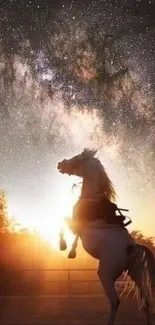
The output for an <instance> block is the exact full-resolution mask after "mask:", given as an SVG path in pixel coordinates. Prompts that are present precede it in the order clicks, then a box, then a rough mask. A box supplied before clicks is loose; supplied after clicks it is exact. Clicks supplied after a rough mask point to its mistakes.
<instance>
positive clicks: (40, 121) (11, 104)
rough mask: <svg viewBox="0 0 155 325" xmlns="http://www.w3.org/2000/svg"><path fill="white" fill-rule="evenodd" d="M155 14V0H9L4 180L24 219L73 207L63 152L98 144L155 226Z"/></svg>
mask: <svg viewBox="0 0 155 325" xmlns="http://www.w3.org/2000/svg"><path fill="white" fill-rule="evenodd" d="M154 17H155V1H154V0H152V1H151V0H150V1H147V0H138V1H137V0H134V1H133V0H130V1H129V0H120V1H118V0H117V1H116V0H115V1H114V0H109V1H103V0H102V1H101V0H96V1H95V0H92V1H90V0H89V1H67V0H66V1H64V0H61V1H58V0H57V1H52V0H51V1H50V0H40V1H39V0H23V1H22V0H20V1H17V0H7V1H2V0H1V3H0V137H1V142H0V161H1V168H0V184H1V185H0V187H1V188H2V189H5V190H6V191H7V192H8V200H9V209H10V211H11V213H12V214H13V216H14V217H16V218H17V219H18V220H20V221H21V222H22V224H23V225H29V224H31V225H34V226H35V225H36V224H38V223H39V222H40V224H42V225H45V224H46V226H47V227H49V223H50V222H51V221H50V220H52V218H54V215H56V214H57V212H56V211H57V209H58V207H60V206H61V214H62V213H64V214H65V213H66V211H68V209H69V208H70V207H71V202H73V201H74V200H75V199H77V198H76V197H75V195H73V193H72V194H71V186H72V183H73V181H74V179H72V178H68V176H62V175H59V173H58V171H57V170H56V164H57V161H59V160H60V159H63V158H67V157H71V156H73V155H74V154H77V153H79V152H81V150H83V148H84V147H86V146H90V147H95V148H98V156H99V158H100V159H101V160H102V162H103V164H104V166H105V168H106V170H107V171H108V172H109V176H110V177H111V179H112V181H113V182H114V185H115V187H116V192H117V193H118V204H119V205H121V206H123V207H126V208H129V209H130V217H131V218H132V220H133V226H132V227H133V228H138V229H140V230H142V231H143V233H144V234H146V235H150V236H155V230H154V227H153V223H154V210H155V200H154V193H155V164H154V160H155V106H154V104H155V95H154V93H155V20H154ZM76 181H77V180H76ZM78 181H79V180H78ZM71 195H73V196H74V198H72V199H71V200H70V203H69V202H68V201H67V200H66V197H71ZM66 202H68V203H67V204H68V205H66ZM63 207H64V209H63ZM38 220H39V221H38Z"/></svg>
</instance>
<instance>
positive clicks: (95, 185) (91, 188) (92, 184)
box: [81, 175, 104, 198]
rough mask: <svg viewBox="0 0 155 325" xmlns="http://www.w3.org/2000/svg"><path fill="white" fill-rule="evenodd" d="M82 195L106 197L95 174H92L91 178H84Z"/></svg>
mask: <svg viewBox="0 0 155 325" xmlns="http://www.w3.org/2000/svg"><path fill="white" fill-rule="evenodd" d="M81 196H82V197H86V198H87V197H88V198H89V197H94V198H95V197H96V198H98V197H104V192H103V190H102V188H101V185H100V181H99V179H98V177H94V175H91V177H90V179H89V178H83V184H82V191H81Z"/></svg>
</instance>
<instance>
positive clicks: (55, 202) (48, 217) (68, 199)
mask: <svg viewBox="0 0 155 325" xmlns="http://www.w3.org/2000/svg"><path fill="white" fill-rule="evenodd" d="M74 181H77V177H75V178H74V177H73V176H72V178H70V177H69V176H66V177H65V176H64V177H62V179H61V181H60V179H58V181H57V188H56V190H55V193H54V194H53V192H52V189H51V198H53V199H52V200H51V199H49V200H46V202H45V203H44V204H43V205H42V208H41V205H39V209H38V211H37V212H36V211H35V213H34V214H33V212H32V214H31V215H29V212H28V211H26V209H23V207H22V206H20V205H18V208H17V209H16V215H17V216H18V218H15V219H16V221H17V230H20V229H23V228H26V229H28V230H29V231H30V232H31V233H32V232H37V233H38V234H39V236H40V237H41V238H42V239H44V240H46V241H48V242H49V243H51V245H52V247H53V248H55V249H57V250H59V234H60V231H61V230H62V229H63V231H64V237H65V239H66V241H67V247H68V249H70V247H71V245H72V243H73V239H74V235H73V234H72V233H71V231H70V230H69V228H68V226H67V224H66V222H65V217H71V216H72V208H73V205H74V204H75V202H76V201H77V199H78V191H76V194H74V193H73V192H72V190H71V188H72V185H73V183H74ZM78 181H79V178H78ZM49 192H50V191H49ZM79 194H80V188H79ZM49 197H50V195H49ZM34 208H35V207H34ZM32 211H33V207H32ZM10 215H11V214H10ZM18 223H19V224H18Z"/></svg>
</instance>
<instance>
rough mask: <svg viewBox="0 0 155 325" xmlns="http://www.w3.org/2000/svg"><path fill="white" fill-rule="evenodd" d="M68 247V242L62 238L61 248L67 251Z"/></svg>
mask: <svg viewBox="0 0 155 325" xmlns="http://www.w3.org/2000/svg"><path fill="white" fill-rule="evenodd" d="M66 248H67V245H66V242H65V240H64V239H62V240H61V242H60V250H61V251H65V250H66Z"/></svg>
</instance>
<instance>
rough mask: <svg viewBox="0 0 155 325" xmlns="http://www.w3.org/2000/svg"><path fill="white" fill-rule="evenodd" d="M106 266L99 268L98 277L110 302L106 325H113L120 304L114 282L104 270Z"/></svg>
mask: <svg viewBox="0 0 155 325" xmlns="http://www.w3.org/2000/svg"><path fill="white" fill-rule="evenodd" d="M105 268H106V266H105V265H104V266H103V268H102V267H101V266H99V270H98V276H99V278H100V281H101V283H102V286H103V288H104V291H105V294H106V296H107V298H108V299H109V302H110V307H111V311H110V317H109V321H108V324H107V325H113V324H114V322H115V318H116V313H117V310H118V307H119V304H120V301H119V298H118V296H117V293H116V289H115V281H114V280H113V279H112V278H110V276H109V274H108V272H106V270H105Z"/></svg>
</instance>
